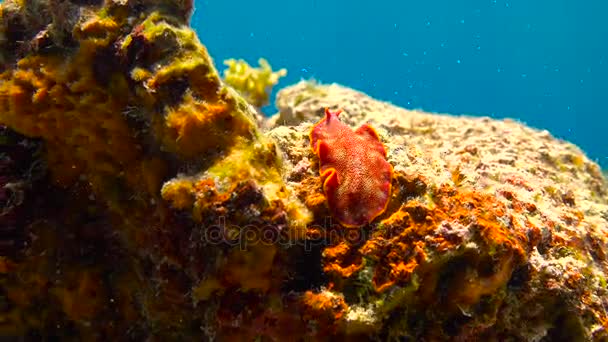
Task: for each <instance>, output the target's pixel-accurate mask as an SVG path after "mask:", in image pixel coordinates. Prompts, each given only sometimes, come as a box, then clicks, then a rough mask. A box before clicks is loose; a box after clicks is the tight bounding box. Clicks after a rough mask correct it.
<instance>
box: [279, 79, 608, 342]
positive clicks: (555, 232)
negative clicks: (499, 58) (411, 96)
mask: <svg viewBox="0 0 608 342" xmlns="http://www.w3.org/2000/svg"><path fill="white" fill-rule="evenodd" d="M277 104H278V107H279V109H280V113H279V114H277V115H276V116H275V117H272V118H270V119H269V120H268V122H267V126H268V127H269V131H268V132H267V134H268V135H269V136H271V137H272V138H274V139H275V140H276V141H277V142H278V144H279V146H280V148H281V149H282V150H283V151H284V152H285V156H286V159H287V160H288V161H289V162H290V163H291V165H290V167H289V168H288V170H289V173H288V175H287V179H288V180H290V186H291V187H292V188H293V189H294V191H295V192H296V193H300V194H301V199H302V200H303V201H304V202H305V203H307V205H308V206H309V208H311V210H313V211H314V212H315V217H316V223H317V224H320V225H322V223H321V221H320V219H319V218H320V217H323V216H324V215H327V211H326V209H325V208H324V206H323V205H321V204H320V203H318V202H320V200H319V197H322V195H321V194H319V192H320V188H319V187H320V184H318V182H315V179H316V178H317V174H318V173H317V172H318V171H317V167H318V166H317V165H316V164H317V163H318V162H317V160H316V159H315V157H314V156H313V154H312V152H311V150H310V146H309V139H308V133H309V130H310V128H311V127H312V124H313V123H314V122H316V121H317V120H319V118H321V117H322V115H323V109H324V107H329V108H330V109H332V110H336V109H338V108H342V109H343V110H344V113H343V114H342V115H341V120H342V121H344V122H346V123H347V124H349V125H350V126H351V127H358V126H359V125H361V124H363V123H370V124H371V125H372V126H373V127H375V128H376V129H377V130H378V131H379V132H380V135H381V138H382V140H383V142H384V143H385V146H386V147H387V149H388V159H389V161H390V162H391V164H392V165H393V167H394V170H395V182H394V189H395V190H394V194H393V199H392V204H391V205H389V209H388V210H387V213H385V214H384V215H382V216H381V217H380V218H379V219H378V220H376V222H375V223H372V225H370V227H369V231H368V233H367V236H366V237H363V238H360V239H358V240H356V241H355V242H353V241H349V240H348V239H344V238H336V239H333V241H330V242H329V243H328V245H327V246H325V249H324V251H323V259H322V264H323V269H324V271H325V273H326V274H327V275H328V277H329V280H328V284H327V286H328V288H331V291H332V293H333V294H334V295H336V294H337V295H340V296H344V298H345V302H346V305H347V307H348V309H346V313H345V315H344V318H343V321H344V322H343V324H344V329H345V331H353V330H355V331H359V330H361V329H362V330H364V331H374V330H375V331H379V332H381V333H380V334H381V336H391V337H403V336H409V337H414V338H421V337H426V338H440V339H445V338H456V337H458V338H464V339H472V338H479V337H480V336H483V337H484V338H493V339H500V340H502V339H504V338H507V337H509V338H515V339H518V340H519V339H523V340H540V339H543V338H545V339H546V338H549V339H554V338H557V336H562V337H563V336H568V337H570V338H573V339H583V340H588V339H592V340H601V339H604V338H607V337H608V334H607V331H606V329H607V328H608V320H607V317H608V316H607V311H606V309H607V308H608V291H607V287H606V286H607V285H606V284H607V283H606V274H607V273H606V271H607V270H608V262H607V260H606V248H607V247H608V245H607V242H608V189H607V186H606V185H607V184H606V180H605V179H604V178H603V175H602V173H601V171H600V169H599V167H598V165H596V164H595V163H593V162H592V161H590V160H589V159H588V158H587V157H586V156H585V155H584V153H583V152H582V151H581V150H580V149H579V148H577V147H576V146H574V145H572V144H570V143H568V142H565V141H561V140H558V139H556V138H554V137H552V136H551V134H549V133H548V132H547V131H541V130H537V129H533V128H530V127H526V126H525V125H523V124H521V123H518V122H515V121H513V120H493V119H490V118H480V117H466V116H451V115H441V114H433V113H425V112H422V111H412V110H406V109H403V108H399V107H396V106H393V105H391V104H389V103H386V102H381V101H377V100H374V99H372V98H370V97H368V96H367V95H365V94H363V93H360V92H357V91H355V90H352V89H349V88H346V87H342V86H340V85H336V84H333V85H318V84H314V83H310V82H304V81H303V82H300V83H299V84H297V85H294V86H292V87H289V88H286V89H283V90H281V91H280V93H279V94H278V99H277ZM315 197H317V198H316V199H315ZM459 207H461V208H460V210H457V208H459ZM404 217H405V219H404ZM324 229H325V230H326V231H327V227H324ZM371 326H375V328H371ZM376 329H377V330H376ZM382 334H387V335H382Z"/></svg>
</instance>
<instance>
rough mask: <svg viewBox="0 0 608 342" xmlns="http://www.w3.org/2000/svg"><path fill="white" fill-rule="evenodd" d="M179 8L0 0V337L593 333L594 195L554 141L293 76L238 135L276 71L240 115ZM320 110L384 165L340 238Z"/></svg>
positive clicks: (603, 296) (605, 191)
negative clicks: (323, 175) (316, 135)
mask: <svg viewBox="0 0 608 342" xmlns="http://www.w3.org/2000/svg"><path fill="white" fill-rule="evenodd" d="M191 11H192V2H191V1H173V0H167V1H161V0H137V1H130V0H128V1H118V0H106V1H87V2H70V1H54V0H50V1H43V0H40V1H25V2H24V1H20V0H8V1H4V2H3V3H1V4H0V204H1V205H2V210H1V211H0V224H1V225H2V226H1V227H0V252H1V254H0V336H2V338H21V339H62V340H65V339H67V340H70V339H77V340H110V339H116V340H125V339H126V340H146V339H150V340H184V339H185V340H192V339H199V340H220V341H223V340H237V341H240V340H262V341H283V340H293V339H295V340H311V341H312V340H315V341H316V340H332V339H339V340H403V339H406V340H407V339H413V340H421V339H422V340H471V341H472V340H509V339H511V340H529V341H540V340H556V339H560V338H561V339H564V338H565V339H567V340H598V341H599V340H605V339H607V338H608V312H607V307H608V293H607V292H608V288H607V286H608V285H607V282H608V281H607V279H606V275H607V271H608V261H607V260H606V251H607V249H608V184H607V181H606V179H605V178H604V177H603V175H602V173H601V171H600V169H599V167H598V166H597V164H595V163H593V162H592V161H590V160H589V159H588V158H587V157H586V156H585V155H584V153H583V152H582V151H580V150H579V149H578V148H577V147H576V146H574V145H572V144H570V143H567V142H564V141H560V140H558V139H555V138H553V137H552V136H551V135H550V134H549V133H548V132H546V131H539V130H536V129H532V128H529V127H526V126H525V125H523V124H520V123H517V122H514V121H511V120H493V119H490V118H475V117H465V116H458V117H457V116H450V115H440V114H433V113H425V112H422V111H412V110H406V109H403V108H399V107H396V106H393V105H391V104H389V103H386V102H382V101H379V100H375V99H372V98H370V97H368V96H367V95H365V94H362V93H360V92H357V91H355V90H352V89H349V88H346V87H343V86H340V85H335V84H333V85H323V84H317V83H314V82H310V81H302V82H300V83H298V84H296V85H293V86H290V87H288V88H285V89H283V90H281V91H280V92H279V94H278V98H277V106H278V108H279V113H278V114H277V115H275V116H274V117H271V118H268V119H265V120H264V122H262V123H259V122H258V121H259V118H258V116H257V115H258V109H256V108H255V106H256V105H260V104H262V103H263V102H264V101H265V99H267V94H265V93H264V92H265V91H267V89H269V87H270V86H271V85H273V84H274V83H276V79H278V77H280V76H281V75H283V74H284V71H279V72H278V73H273V72H272V71H271V69H270V67H269V66H268V65H267V63H265V64H264V65H265V67H263V68H262V69H263V70H262V71H263V75H265V76H264V77H261V76H260V77H254V79H258V80H260V82H264V84H258V85H256V84H250V83H251V82H249V81H246V82H240V83H238V84H241V85H243V86H245V87H244V88H243V89H245V90H247V89H249V90H250V91H251V90H255V92H253V93H254V94H255V96H256V98H259V99H263V100H264V101H260V102H259V103H254V104H251V103H248V102H247V98H246V97H244V96H243V95H241V94H239V92H238V91H237V90H235V89H233V88H232V87H231V86H230V82H228V80H223V79H222V78H221V77H220V76H219V73H218V72H217V70H216V68H215V66H214V64H213V62H212V60H211V57H210V56H209V54H208V53H207V51H206V49H205V47H204V46H203V45H202V44H201V43H200V42H199V41H198V38H197V37H196V34H195V33H194V31H192V30H191V29H190V28H189V27H188V25H189V17H190V14H191ZM245 74H247V75H249V74H248V73H245ZM239 75H240V74H238V75H237V74H235V75H234V76H239ZM240 76H243V75H240ZM246 79H247V80H249V79H251V78H250V77H249V78H246ZM239 80H241V79H240V78H239ZM243 80H245V78H244V79H243ZM253 93H252V94H253ZM244 95H246V94H244ZM250 95H251V94H250ZM250 101H251V100H250ZM326 107H329V108H332V109H342V110H343V112H344V113H343V114H342V115H341V116H340V120H341V121H343V122H345V123H346V124H347V125H349V126H351V127H357V126H360V125H361V124H363V123H368V124H369V125H371V126H373V127H374V131H375V132H377V133H378V137H379V139H380V140H381V142H382V144H383V146H384V147H385V149H386V152H387V160H388V162H389V163H390V164H391V166H392V169H393V172H392V173H391V176H392V179H391V182H392V184H391V187H390V189H391V192H390V197H389V199H388V204H387V206H386V209H385V210H383V212H382V213H381V214H380V215H379V216H378V217H375V218H373V221H372V222H370V223H369V224H365V225H363V226H361V227H359V226H357V227H344V226H342V225H340V224H339V222H338V221H336V220H335V219H333V218H332V215H331V212H330V210H329V208H328V205H327V201H326V199H325V196H324V194H323V189H322V184H321V179H320V177H319V169H318V161H317V159H316V158H317V157H316V156H315V154H314V153H313V150H312V149H311V148H310V144H309V143H310V140H309V133H310V130H311V128H312V127H313V124H314V122H316V121H318V120H319V119H320V118H321V117H322V116H323V112H324V110H325V108H326ZM345 172H348V170H346V171H345Z"/></svg>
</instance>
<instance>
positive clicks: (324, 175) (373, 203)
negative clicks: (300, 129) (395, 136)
mask: <svg viewBox="0 0 608 342" xmlns="http://www.w3.org/2000/svg"><path fill="white" fill-rule="evenodd" d="M341 112H342V111H341V110H338V111H335V112H331V111H330V110H329V108H326V109H325V118H323V119H321V121H319V122H318V123H317V124H315V125H314V126H313V128H312V129H311V131H310V145H311V147H312V149H313V151H314V152H315V154H316V155H317V156H318V157H319V172H320V174H321V180H322V182H323V191H324V192H325V197H326V198H327V203H328V205H329V209H330V211H331V214H332V216H333V217H334V218H335V219H336V220H338V222H339V223H340V224H341V225H343V226H345V227H359V226H363V225H365V224H368V223H370V222H371V221H372V220H373V219H374V218H376V217H377V216H378V215H380V214H382V212H384V210H386V206H387V204H388V200H389V196H390V193H391V178H392V173H393V168H392V166H391V164H389V162H388V161H387V160H386V150H385V149H384V145H382V142H381V141H380V137H379V136H378V133H376V131H375V130H374V129H373V128H372V127H371V126H370V125H368V124H364V125H362V126H361V127H359V128H358V129H357V130H356V131H353V130H352V129H351V128H350V127H348V126H347V125H345V124H344V123H342V122H341V121H340V120H339V119H338V115H340V113H341Z"/></svg>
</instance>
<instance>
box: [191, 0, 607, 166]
mask: <svg viewBox="0 0 608 342" xmlns="http://www.w3.org/2000/svg"><path fill="white" fill-rule="evenodd" d="M195 6H196V11H195V13H194V16H193V18H192V25H193V27H194V28H195V29H196V30H197V32H198V34H199V36H200V37H201V40H202V41H203V43H204V44H205V45H206V46H207V47H208V49H209V51H210V53H211V55H212V56H213V58H214V59H215V61H216V64H217V65H218V67H220V68H223V65H222V61H223V60H224V59H227V58H244V59H246V60H247V61H248V62H249V63H251V64H257V59H258V58H259V57H265V58H267V59H268V60H269V61H270V63H271V64H272V65H273V67H274V68H283V67H284V68H287V69H288V71H289V74H288V76H287V77H285V78H283V79H282V80H281V83H280V84H279V86H278V87H282V86H286V85H289V84H292V83H294V82H297V81H298V80H300V79H301V78H304V79H307V78H315V79H317V80H319V81H321V82H327V83H331V82H338V83H341V84H344V85H347V86H350V87H353V88H356V89H358V90H361V91H364V92H366V93H367V94H369V95H371V96H373V97H375V98H379V99H383V100H388V101H391V102H393V103H395V104H397V105H400V106H403V107H407V108H420V109H423V110H427V111H433V112H447V113H454V114H473V115H489V116H492V117H496V118H502V117H511V118H515V119H518V120H520V121H522V122H525V123H527V124H528V125H531V126H533V127H537V128H542V129H547V130H549V131H550V132H551V133H552V134H554V135H555V136H557V137H560V138H563V139H566V140H569V141H571V142H573V143H575V144H577V145H579V146H580V147H581V148H582V149H583V150H584V151H585V152H586V153H587V154H588V155H589V156H590V157H591V158H592V159H594V160H596V161H598V162H599V163H600V164H601V165H602V166H603V167H608V139H607V138H606V134H605V132H604V131H605V130H606V128H608V110H607V109H606V103H605V101H604V99H605V98H606V97H607V96H606V94H608V83H607V80H608V25H607V24H605V13H608V2H605V1H565V0H551V1H550V0H536V1H530V0H515V1H504V0H476V1H452V0H441V1H439V0H437V1H409V0H385V1H359V0H355V1H336V0H307V1H285V0H281V1H278V0H267V1H217V0H215V1H196V3H195ZM274 111H275V108H274V107H273V106H270V107H268V108H265V112H267V113H272V112H274Z"/></svg>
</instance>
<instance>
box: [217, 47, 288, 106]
mask: <svg viewBox="0 0 608 342" xmlns="http://www.w3.org/2000/svg"><path fill="white" fill-rule="evenodd" d="M224 64H226V66H228V68H227V69H226V70H224V80H225V81H226V83H228V85H230V86H232V87H233V88H234V89H236V90H237V91H238V92H239V93H240V94H241V95H243V97H245V99H246V100H247V101H248V102H249V103H251V104H253V105H254V106H255V107H257V108H261V107H263V106H265V105H267V104H268V100H269V99H270V92H271V91H272V87H274V86H275V85H276V84H277V83H278V82H279V79H280V78H281V77H284V76H286V75H287V70H286V69H279V70H278V71H272V68H271V67H270V63H268V61H267V60H265V59H264V58H260V59H259V60H258V64H259V65H260V66H259V67H257V68H254V67H252V66H251V65H249V64H248V63H247V62H246V61H244V60H242V59H239V60H236V59H228V60H226V61H224Z"/></svg>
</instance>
